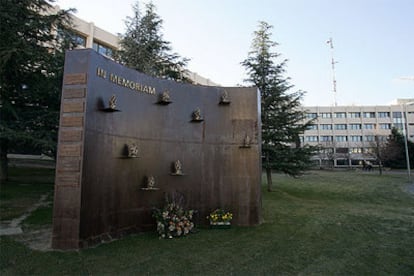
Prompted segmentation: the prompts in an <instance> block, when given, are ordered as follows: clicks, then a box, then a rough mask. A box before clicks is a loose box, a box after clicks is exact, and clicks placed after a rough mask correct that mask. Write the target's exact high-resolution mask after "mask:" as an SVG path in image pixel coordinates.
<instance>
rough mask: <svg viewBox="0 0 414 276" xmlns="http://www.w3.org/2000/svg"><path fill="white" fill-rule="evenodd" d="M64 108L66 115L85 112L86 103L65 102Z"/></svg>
mask: <svg viewBox="0 0 414 276" xmlns="http://www.w3.org/2000/svg"><path fill="white" fill-rule="evenodd" d="M62 108H63V112H65V113H76V112H83V111H84V110H85V109H84V108H85V103H84V102H83V101H76V102H63V107H62Z"/></svg>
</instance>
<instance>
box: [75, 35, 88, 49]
mask: <svg viewBox="0 0 414 276" xmlns="http://www.w3.org/2000/svg"><path fill="white" fill-rule="evenodd" d="M72 39H73V42H74V43H75V44H76V46H82V47H83V48H85V47H86V37H84V36H83V35H80V34H75V35H73V37H72Z"/></svg>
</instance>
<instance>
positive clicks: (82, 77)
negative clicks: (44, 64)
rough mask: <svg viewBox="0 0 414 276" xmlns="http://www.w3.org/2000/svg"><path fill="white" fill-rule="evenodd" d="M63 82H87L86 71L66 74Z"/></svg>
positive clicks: (69, 83)
mask: <svg viewBox="0 0 414 276" xmlns="http://www.w3.org/2000/svg"><path fill="white" fill-rule="evenodd" d="M63 84H66V85H71V84H86V73H75V74H65V75H63Z"/></svg>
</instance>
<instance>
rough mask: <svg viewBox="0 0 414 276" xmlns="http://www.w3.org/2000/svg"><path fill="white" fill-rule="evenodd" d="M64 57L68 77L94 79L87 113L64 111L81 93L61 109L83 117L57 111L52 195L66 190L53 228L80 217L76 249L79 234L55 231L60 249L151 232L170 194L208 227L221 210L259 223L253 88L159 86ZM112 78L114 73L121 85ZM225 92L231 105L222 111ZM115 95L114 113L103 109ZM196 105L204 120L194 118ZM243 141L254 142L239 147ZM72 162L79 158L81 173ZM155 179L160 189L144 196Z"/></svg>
mask: <svg viewBox="0 0 414 276" xmlns="http://www.w3.org/2000/svg"><path fill="white" fill-rule="evenodd" d="M68 57H69V58H67V60H66V63H65V72H69V73H71V72H88V83H87V84H86V89H87V93H86V94H85V100H84V102H85V109H84V111H73V110H76V108H75V109H73V108H74V107H68V106H66V109H65V107H64V104H65V103H73V102H76V101H77V100H78V101H79V100H80V98H76V97H75V94H76V93H74V94H72V96H73V98H68V99H66V100H65V99H63V102H62V106H63V107H64V110H68V108H69V110H71V112H84V114H79V113H77V114H68V113H65V112H63V113H62V114H61V129H60V133H59V135H60V136H59V137H60V144H59V150H58V164H57V176H56V188H68V190H62V189H59V192H58V193H57V194H56V196H55V207H54V208H55V209H54V210H55V212H54V214H55V217H56V219H57V220H56V223H60V222H59V216H62V217H71V218H73V219H76V217H77V216H78V217H79V220H78V222H79V231H77V232H76V233H75V234H76V235H77V237H78V238H79V243H77V240H76V238H73V237H74V236H73V233H68V232H64V233H63V234H64V235H68V238H67V239H65V238H64V237H62V231H63V230H62V229H61V228H59V227H57V228H56V229H55V230H54V235H56V237H57V238H56V239H55V240H56V241H59V242H61V243H60V244H59V243H55V244H56V245H57V246H63V247H65V246H70V245H72V246H74V248H78V247H79V246H81V245H83V244H85V245H88V244H89V241H90V240H94V239H95V238H96V237H106V236H108V235H109V234H110V235H111V236H119V235H120V236H122V234H123V233H124V231H125V229H128V231H129V230H130V229H131V230H132V229H138V230H141V231H142V230H144V229H153V227H154V219H153V218H152V216H151V210H152V208H153V207H161V206H162V205H163V204H164V199H165V194H169V193H173V192H178V193H180V194H181V195H183V196H184V198H185V206H186V208H191V209H195V210H198V211H199V213H198V217H197V221H196V223H198V224H206V223H207V220H206V219H205V217H206V216H207V214H208V213H209V212H210V211H212V210H213V209H214V208H217V207H223V208H226V209H227V210H229V211H231V212H233V213H234V214H235V216H234V220H233V223H234V224H235V225H256V224H258V223H259V222H260V218H261V193H260V187H261V186H260V178H261V170H260V132H259V131H258V129H259V128H260V118H259V116H258V114H259V113H258V112H259V110H260V109H258V106H259V103H258V94H257V90H256V89H255V88H239V87H236V88H222V87H205V86H193V85H182V84H179V83H176V82H170V81H166V80H158V79H154V78H151V77H148V76H145V75H143V74H140V73H138V72H136V71H133V70H130V69H128V68H126V67H123V66H121V65H119V64H116V63H114V62H112V61H110V60H108V59H106V58H104V57H101V56H100V55H98V54H97V53H95V52H94V51H92V50H80V51H73V52H72V53H69V54H68ZM98 68H99V70H97V69H98ZM97 72H98V73H97ZM65 74H66V73H65ZM85 75H86V73H85ZM111 76H117V78H116V81H115V78H112V80H111ZM123 83H129V85H123ZM131 83H132V84H133V85H131ZM138 84H139V85H138ZM73 87H75V88H76V86H73ZM145 87H150V88H145ZM67 88H68V87H64V89H67ZM71 88H72V87H71ZM138 88H139V89H138ZM224 89H225V90H226V91H227V92H228V96H229V98H230V103H229V104H227V105H220V104H219V101H220V96H221V94H222V93H223V90H224ZM145 90H146V91H147V92H145ZM166 90H168V91H169V94H170V97H171V102H170V103H169V104H159V103H158V102H157V101H158V97H157V95H153V94H152V93H148V91H157V93H161V92H163V91H166ZM113 95H115V96H116V110H114V109H112V110H111V109H108V108H107V107H108V103H109V99H111V98H112V96H113ZM72 96H70V97H72ZM196 108H200V111H201V116H202V118H203V120H202V121H192V113H193V112H194V111H195V110H196ZM78 110H80V109H78ZM115 111H116V112H115ZM71 131H77V132H76V134H75V132H71ZM246 135H248V136H249V137H250V138H251V139H252V141H251V145H249V146H250V147H244V148H242V147H240V146H241V145H243V139H244V138H245V136H246ZM78 138H79V139H80V140H79V143H77V142H78V141H75V139H78ZM130 144H136V145H137V146H138V148H139V153H138V158H128V154H127V153H128V145H130ZM77 146H78V147H77ZM73 160H80V163H79V164H80V165H79V167H80V168H79V171H78V172H77V171H76V169H77V168H78V166H77V164H78V163H76V162H75V161H73ZM176 160H180V162H181V164H182V171H183V175H181V176H177V175H175V176H174V175H172V172H173V163H174V161H176ZM149 175H153V176H154V177H155V179H156V187H157V188H158V189H159V190H154V191H146V190H142V189H141V188H144V187H145V185H146V183H145V179H146V177H148V176H149ZM69 188H70V189H73V190H69ZM71 198H76V199H75V200H72V199H71ZM78 212H79V215H78ZM59 231H61V232H60V233H59ZM72 231H76V230H75V229H72ZM98 240H99V239H98ZM72 241H73V243H71V242H72Z"/></svg>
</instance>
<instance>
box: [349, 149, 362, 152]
mask: <svg viewBox="0 0 414 276" xmlns="http://www.w3.org/2000/svg"><path fill="white" fill-rule="evenodd" d="M349 152H350V153H362V148H350V150H349Z"/></svg>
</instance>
